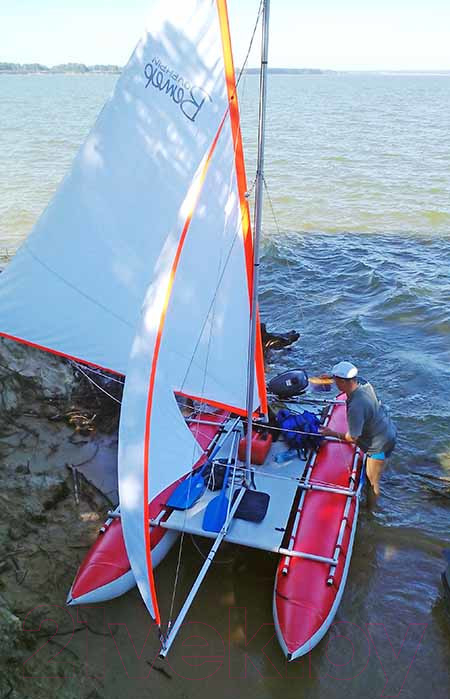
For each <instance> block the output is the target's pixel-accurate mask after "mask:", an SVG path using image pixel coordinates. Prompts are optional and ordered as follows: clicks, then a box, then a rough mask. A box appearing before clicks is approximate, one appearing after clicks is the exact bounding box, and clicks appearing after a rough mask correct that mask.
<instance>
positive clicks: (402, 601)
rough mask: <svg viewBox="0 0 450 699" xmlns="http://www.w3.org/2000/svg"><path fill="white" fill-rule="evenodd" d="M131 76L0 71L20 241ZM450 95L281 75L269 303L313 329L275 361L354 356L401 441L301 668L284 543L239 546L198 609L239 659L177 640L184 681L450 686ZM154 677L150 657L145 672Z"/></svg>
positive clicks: (267, 254)
mask: <svg viewBox="0 0 450 699" xmlns="http://www.w3.org/2000/svg"><path fill="white" fill-rule="evenodd" d="M114 81H115V77H114V76H99V75H91V76H0V94H1V97H2V109H1V110H0V153H1V170H0V249H1V250H2V251H3V255H5V251H6V250H8V251H10V252H13V251H14V250H15V248H16V247H17V245H18V244H19V243H20V241H21V240H22V239H23V238H24V237H25V236H26V234H27V232H28V231H29V229H30V227H31V225H32V223H33V221H34V220H35V219H36V217H37V216H38V215H39V213H40V212H41V210H42V209H43V208H44V207H45V205H46V203H47V202H48V200H49V198H50V196H51V194H52V192H53V191H54V190H55V187H56V186H57V184H58V182H59V181H60V179H61V177H62V176H63V175H64V173H65V172H66V170H67V168H68V167H69V165H70V162H71V159H72V157H73V155H74V153H75V151H76V148H77V146H78V145H79V143H80V142H81V141H82V140H83V138H84V137H85V136H86V135H87V133H88V130H89V127H90V125H91V124H92V122H93V120H94V119H95V115H96V114H97V113H98V111H99V109H100V107H101V105H102V104H103V102H104V100H105V98H106V97H107V95H108V94H109V92H110V91H111V89H112V86H113V84H114ZM256 90H257V80H256V78H255V77H248V78H246V79H245V81H244V82H243V83H242V85H241V106H242V126H243V135H244V142H245V146H246V152H247V162H248V177H249V187H251V183H252V180H253V172H254V161H255V154H256V140H255V126H256V120H257V114H256V102H255V100H256ZM449 113H450V90H449V78H448V77H443V76H390V75H386V76H380V75H367V76H366V75H332V76H301V77H298V76H283V77H281V76H272V77H271V78H270V86H269V113H268V133H267V151H266V157H267V172H266V180H267V185H268V196H267V198H266V203H265V218H264V240H263V263H264V264H263V267H262V280H261V282H262V284H261V295H260V300H261V310H262V316H263V319H264V320H266V321H267V324H268V327H269V330H271V329H272V330H278V331H283V330H290V329H296V330H298V331H299V332H300V333H301V338H300V341H299V342H298V343H297V344H296V345H295V346H294V347H293V348H292V349H290V350H285V351H283V352H280V353H275V352H274V353H273V355H272V357H271V358H270V360H269V366H268V372H269V374H270V375H273V374H276V373H278V372H281V371H283V370H285V369H290V368H294V367H299V366H302V367H305V368H306V369H307V370H308V371H309V373H310V374H315V373H321V372H323V371H327V370H328V369H329V368H330V367H331V366H332V365H333V364H334V363H335V362H336V361H338V360H339V359H342V358H346V359H350V360H351V361H353V362H354V363H355V364H357V365H358V366H359V367H360V370H361V373H362V375H363V376H364V377H365V378H367V379H369V380H370V381H372V382H373V383H374V385H375V387H376V389H377V390H378V392H379V394H380V395H381V397H382V398H383V400H384V401H385V402H386V403H387V404H388V405H389V407H390V410H391V413H392V414H393V416H394V419H395V421H396V422H397V425H398V428H399V442H398V447H397V449H396V451H395V452H394V454H393V456H392V459H391V462H390V465H389V468H388V470H387V472H386V474H385V477H384V479H383V494H382V497H381V500H380V507H379V510H377V511H376V512H375V513H373V514H370V513H368V512H367V511H366V510H365V509H364V508H363V510H362V514H361V518H360V524H359V529H358V535H357V539H356V546H355V551H354V555H353V559H352V564H351V568H350V573H349V579H348V583H347V587H346V590H345V594H344V597H343V600H342V603H341V606H340V609H339V612H338V615H337V617H336V624H335V625H334V626H333V628H332V630H331V632H330V634H329V635H328V636H327V640H326V641H325V642H323V643H322V644H320V645H319V647H318V648H317V649H316V650H315V651H314V652H313V653H312V654H311V655H310V657H307V658H306V659H304V660H303V661H301V662H299V663H297V664H295V665H294V666H289V667H288V668H286V666H285V665H284V663H283V661H282V659H281V654H280V652H279V649H278V646H277V642H276V639H273V638H272V628H271V626H270V624H271V598H272V586H273V575H274V571H275V564H276V562H275V560H274V558H273V557H272V556H269V555H267V556H266V555H264V554H261V553H260V552H252V551H250V552H248V551H246V552H244V553H243V552H237V551H236V550H235V549H231V548H229V547H225V548H224V549H223V552H222V554H221V557H220V560H219V562H218V564H217V565H214V566H213V569H212V571H211V572H210V574H209V576H208V579H207V581H206V583H205V585H204V587H203V588H202V590H201V592H200V595H199V598H198V600H197V602H196V604H195V606H194V608H193V611H192V615H191V617H190V618H192V619H196V620H200V621H201V622H202V623H203V624H208V625H209V626H208V628H210V629H211V628H212V627H214V628H215V629H216V630H217V633H219V634H220V635H221V637H222V638H225V639H226V638H227V637H228V623H230V637H231V645H230V647H229V649H228V647H227V645H226V643H225V646H223V647H222V646H221V645H220V643H221V642H220V640H217V644H218V646H217V647H218V648H219V650H218V651H217V652H218V655H220V657H222V656H223V658H224V660H223V662H222V664H220V663H219V661H218V664H216V665H214V664H212V665H211V664H210V663H209V664H208V666H207V667H208V671H207V670H205V666H204V665H202V664H201V663H200V661H197V665H199V664H200V667H197V668H196V669H195V668H193V667H192V666H189V665H186V662H183V661H182V653H183V648H182V645H181V642H180V643H179V644H178V645H176V646H175V647H174V651H173V655H172V656H171V658H170V661H171V663H172V664H171V666H169V671H170V672H171V673H172V675H173V676H174V677H175V676H176V675H184V677H191V678H192V679H194V676H195V677H196V678H197V681H196V682H186V681H185V680H184V681H183V684H182V685H181V689H180V690H179V692H180V694H182V695H183V696H186V697H187V696H189V697H190V696H191V695H194V693H199V694H201V695H203V696H207V695H209V694H210V693H211V692H214V693H215V694H216V695H217V696H220V697H222V696H223V697H228V696H229V695H230V693H233V694H235V693H236V691H240V692H245V693H246V694H247V695H249V696H251V697H253V696H254V697H272V696H279V695H280V694H281V693H283V694H285V696H286V697H288V699H291V697H292V698H293V697H297V696H298V695H299V694H307V695H308V696H309V697H312V698H313V699H315V698H316V697H322V696H324V695H325V693H331V695H332V696H333V697H337V698H338V699H341V698H342V699H344V697H348V696H351V697H353V696H355V697H356V696H360V695H361V694H363V695H365V696H368V697H370V698H372V697H378V696H380V697H381V696H382V695H383V694H384V695H389V694H391V695H392V694H394V695H396V694H397V693H398V692H399V691H400V689H402V693H401V695H400V696H403V697H408V698H409V697H411V698H412V697H417V696H420V695H422V694H425V693H427V694H429V695H431V696H433V699H434V698H436V699H440V697H446V696H448V692H449V690H450V681H449V675H448V667H449V664H450V617H449V614H448V611H447V608H446V605H445V601H444V598H443V592H442V587H441V582H440V573H441V571H442V570H443V567H444V564H443V560H442V558H441V549H442V548H445V547H449V546H450V531H449V529H450V527H449V524H450V514H449V513H450V431H449V414H450V404H449V393H450V311H449V309H450V283H449V280H448V269H449V267H450V204H449V202H450V132H449V130H448V114H449ZM199 543H200V545H201V547H202V548H203V549H205V545H204V542H199ZM185 545H186V548H187V555H186V556H185V557H184V566H183V569H182V576H181V581H180V586H181V587H180V598H181V594H182V590H183V589H184V590H186V589H188V587H189V584H190V583H191V582H192V579H193V576H194V575H195V573H196V571H197V570H198V568H199V567H200V564H201V561H202V559H201V556H200V554H199V553H198V551H197V549H196V548H195V547H194V546H193V544H192V543H191V542H190V541H187V542H186V544H185ZM175 560H176V555H175V554H174V555H173V556H171V557H169V559H167V560H166V561H165V562H164V564H163V566H162V568H161V570H160V573H159V580H160V581H162V583H163V588H164V593H163V594H164V595H166V596H167V601H168V600H169V597H170V594H171V585H172V583H173V565H174V562H175ZM64 594H65V591H61V603H62V600H63V598H64ZM230 606H231V607H233V609H232V611H231V612H230V617H229V610H230ZM237 608H239V609H237ZM244 609H247V623H248V630H247V631H248V637H250V636H251V635H252V634H253V633H256V632H257V631H258V629H259V628H260V627H261V625H262V624H266V625H267V626H264V627H263V628H262V629H261V630H260V631H259V633H258V635H257V636H256V637H255V640H254V641H253V642H251V643H250V645H249V646H248V648H247V652H248V656H249V662H248V665H247V670H245V666H244V658H245V649H244V639H245V616H244V611H243V610H244ZM107 610H108V618H109V617H111V621H114V622H115V623H119V622H120V620H122V621H124V622H125V621H126V622H127V623H129V622H130V620H132V621H133V624H134V626H133V629H134V631H135V632H136V636H135V638H140V637H141V636H142V641H143V639H144V638H145V636H146V633H147V626H146V621H144V619H143V613H142V604H141V602H140V600H139V597H138V595H137V593H131V594H130V595H128V596H126V597H124V598H122V599H119V600H117V601H115V602H111V603H110V604H109V605H108V606H107ZM229 619H230V621H229ZM202 628H206V627H202ZM130 629H131V626H130ZM211 633H212V632H211ZM214 633H216V632H214ZM116 640H117V639H116ZM122 641H123V653H125V654H126V653H127V652H128V653H129V654H128V658H129V659H130V658H132V657H133V651H132V650H130V649H129V644H128V645H127V642H126V639H125V636H124V638H123V639H122ZM211 642H212V641H211ZM327 642H328V645H327ZM403 642H404V643H403ZM265 643H267V645H266V647H265V648H263V646H264V644H265ZM402 643H403V646H402ZM111 644H112V645H111V646H110V647H108V648H109V650H108V652H109V653H111V654H114V655H113V657H114V658H115V657H117V656H116V655H115V653H116V652H117V651H116V649H115V646H114V644H113V643H112V641H111ZM390 644H392V645H390ZM152 648H153V646H152ZM400 648H401V652H400ZM127 649H128V651H127ZM219 651H220V652H219ZM152 652H156V644H155V647H154V649H153V651H152ZM191 654H193V655H197V654H198V653H196V652H193V653H191ZM396 654H398V655H396ZM228 656H229V657H228ZM93 657H94V658H95V655H94V656H93ZM152 657H153V656H152ZM130 662H131V661H130ZM107 667H108V669H107V672H106V674H105V686H106V687H107V690H108V691H107V693H108V695H110V696H112V697H115V696H120V695H123V687H124V686H126V682H129V683H130V685H129V686H130V687H131V686H134V685H133V680H131V679H128V680H127V678H126V675H125V674H124V670H123V668H121V667H118V666H117V667H116V665H115V663H112V664H111V665H108V666H107ZM408 667H409V671H408ZM189 668H190V669H189ZM188 670H189V671H190V672H191V673H192V674H191V675H189V674H188ZM245 672H247V674H246V676H245ZM195 673H197V674H196V675H195ZM208 674H210V675H211V677H210V678H209V679H204V678H205V676H206V675H208ZM152 681H153V676H152V675H150V677H149V679H148V680H146V681H144V680H142V687H143V688H147V689H148V688H151V686H152ZM167 682H168V684H170V681H169V680H167ZM386 683H387V684H386ZM127 691H128V690H127ZM166 691H168V690H167V689H166ZM163 693H164V692H163Z"/></svg>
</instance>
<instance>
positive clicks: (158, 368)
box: [119, 0, 265, 623]
mask: <svg viewBox="0 0 450 699" xmlns="http://www.w3.org/2000/svg"><path fill="white" fill-rule="evenodd" d="M175 5H176V3H175ZM183 6H184V7H185V8H186V7H187V6H189V8H190V10H191V9H192V12H193V14H192V15H191V20H190V22H188V23H187V22H185V21H184V17H180V16H179V14H178V13H177V10H176V8H174V14H172V13H171V17H172V19H171V21H170V23H166V22H164V23H163V24H162V25H160V26H159V27H156V26H154V27H153V29H152V40H153V41H154V42H155V45H158V46H159V45H161V46H164V45H166V44H167V42H168V36H167V28H168V27H170V35H171V36H177V41H178V43H177V49H176V50H175V49H174V50H173V52H172V53H173V56H172V58H171V60H172V64H171V65H172V67H173V69H174V70H176V71H181V70H184V71H185V75H186V77H187V79H188V80H189V81H190V82H192V83H195V84H199V81H200V76H203V79H204V80H207V84H208V94H209V96H210V99H211V104H214V105H215V106H216V111H215V112H214V113H211V115H210V117H209V118H210V124H213V125H214V128H213V129H212V131H213V135H212V137H211V138H210V140H209V141H207V140H205V141H204V150H203V154H202V158H201V159H200V160H199V162H198V167H197V170H196V173H195V177H193V179H192V184H191V187H190V189H189V191H188V192H187V193H186V197H185V198H184V200H183V201H182V202H180V204H181V206H180V207H179V208H178V212H177V213H178V218H177V225H176V226H174V228H173V229H172V231H171V234H170V235H169V236H168V237H167V239H166V242H165V245H164V249H163V251H162V254H161V256H160V258H159V261H158V265H157V267H156V269H155V270H154V272H155V273H154V276H153V279H152V281H151V282H150V284H149V286H148V290H147V294H146V298H145V302H144V307H143V312H142V318H141V323H140V328H139V330H138V332H137V335H136V338H135V340H134V342H133V346H132V351H131V356H130V361H129V363H128V369H127V380H126V383H125V391H124V396H123V402H122V412H121V420H120V434H119V492H120V503H121V514H122V525H123V531H124V538H125V543H126V547H127V552H128V555H129V558H130V562H131V566H132V568H133V572H134V574H135V577H136V580H137V583H138V585H139V589H140V591H141V594H142V596H143V599H144V600H145V602H146V604H147V607H148V608H149V610H150V612H151V613H152V615H153V616H154V617H155V618H156V620H157V622H158V623H159V622H160V619H159V610H158V604H157V597H156V593H155V587H154V581H153V574H152V564H151V554H150V546H149V524H148V503H149V502H151V501H152V500H153V499H154V498H155V496H157V495H158V494H159V493H161V492H162V491H163V490H164V489H165V488H166V487H167V486H168V485H170V484H171V483H173V482H174V481H176V480H177V479H178V478H180V476H182V475H183V474H185V473H186V472H188V471H189V470H190V468H191V467H192V465H193V464H194V463H195V461H196V460H197V459H198V457H199V455H200V451H199V448H198V445H197V443H196V441H195V439H194V438H193V436H192V434H191V432H190V431H189V430H188V428H187V427H186V424H185V422H184V420H183V418H182V416H181V414H180V412H179V410H178V408H177V405H176V401H175V398H174V392H181V393H185V394H187V395H189V396H192V397H195V398H198V399H201V400H205V401H207V402H208V403H211V404H217V405H220V406H222V407H228V408H230V409H231V410H233V411H237V412H240V413H242V414H245V411H246V390H247V388H246V387H247V361H248V360H247V357H248V345H249V331H250V324H249V319H250V312H251V310H250V305H251V301H250V299H251V257H252V250H251V241H250V234H249V216H248V208H247V203H246V200H245V196H244V194H245V174H244V166H243V156H242V145H241V140H240V130H239V121H238V111H237V104H236V103H237V97H236V93H235V82H234V68H233V62H232V57H231V50H230V44H229V32H228V20H227V15H226V6H225V3H224V1H223V0H218V1H217V2H211V0H196V1H195V0H193V1H190V2H186V3H184V5H183ZM164 9H165V15H166V17H167V14H168V12H171V10H172V9H173V3H169V2H165V3H164ZM197 14H198V16H200V17H201V18H202V21H201V34H196V29H197V27H198V26H199V25H198V24H197V20H195V21H194V17H197ZM194 45H195V46H196V51H195V61H194V54H193V53H192V46H194ZM160 50H161V49H158V51H160ZM185 51H187V54H186V53H185ZM175 60H176V61H177V62H176V63H174V61H175ZM205 108H206V107H205ZM258 347H259V352H258V361H257V374H258V378H259V382H258V383H259V387H260V389H261V386H262V390H260V394H259V395H258V390H255V395H254V407H255V408H256V407H257V406H258V405H260V404H261V403H264V400H265V395H264V372H263V367H262V362H261V356H262V353H261V348H260V343H259V344H258Z"/></svg>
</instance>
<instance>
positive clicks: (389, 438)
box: [347, 382, 397, 455]
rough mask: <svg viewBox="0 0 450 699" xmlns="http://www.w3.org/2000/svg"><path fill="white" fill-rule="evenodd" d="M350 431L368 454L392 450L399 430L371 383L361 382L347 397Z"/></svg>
mask: <svg viewBox="0 0 450 699" xmlns="http://www.w3.org/2000/svg"><path fill="white" fill-rule="evenodd" d="M347 421H348V431H349V432H350V435H351V436H352V437H353V438H354V439H355V440H356V444H357V445H358V446H359V447H360V448H361V449H362V451H364V452H366V453H367V454H369V455H370V454H377V453H378V452H380V451H384V452H387V451H390V450H391V449H393V448H394V446H395V437H396V435H397V430H396V427H395V425H394V423H393V422H392V420H391V418H390V417H389V415H388V413H387V411H386V409H385V407H384V405H382V404H381V401H379V400H378V398H377V395H376V393H375V391H374V389H373V387H372V386H371V384H370V383H368V382H367V383H364V384H360V385H359V386H358V388H357V389H355V390H354V391H353V393H351V394H350V396H349V397H348V398H347Z"/></svg>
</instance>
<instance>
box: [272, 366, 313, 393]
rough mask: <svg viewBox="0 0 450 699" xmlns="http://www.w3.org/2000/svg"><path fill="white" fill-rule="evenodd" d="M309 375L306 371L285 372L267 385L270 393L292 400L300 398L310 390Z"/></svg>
mask: <svg viewBox="0 0 450 699" xmlns="http://www.w3.org/2000/svg"><path fill="white" fill-rule="evenodd" d="M308 384H309V381H308V374H307V373H306V371H305V370H304V369H293V370H291V371H284V372H283V373H282V374H279V375H278V376H274V377H273V379H270V381H269V383H268V384H267V389H268V391H269V393H274V394H275V395H276V396H278V397H279V398H292V397H293V396H299V395H300V394H301V393H303V392H304V391H306V389H307V388H308Z"/></svg>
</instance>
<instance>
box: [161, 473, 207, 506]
mask: <svg viewBox="0 0 450 699" xmlns="http://www.w3.org/2000/svg"><path fill="white" fill-rule="evenodd" d="M202 471H203V469H202ZM205 489H206V484H205V481H204V479H203V476H202V474H201V473H194V474H193V475H192V476H191V477H190V478H186V479H185V480H184V481H182V482H181V483H180V485H179V486H178V487H177V488H175V490H174V491H173V493H172V495H171V496H170V498H169V499H168V501H167V506H168V507H172V509H174V510H188V509H189V508H190V507H192V506H193V505H195V503H196V502H197V500H198V499H199V498H200V497H201V496H202V495H203V493H204V492H205Z"/></svg>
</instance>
